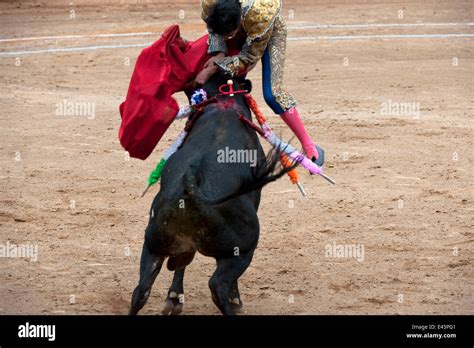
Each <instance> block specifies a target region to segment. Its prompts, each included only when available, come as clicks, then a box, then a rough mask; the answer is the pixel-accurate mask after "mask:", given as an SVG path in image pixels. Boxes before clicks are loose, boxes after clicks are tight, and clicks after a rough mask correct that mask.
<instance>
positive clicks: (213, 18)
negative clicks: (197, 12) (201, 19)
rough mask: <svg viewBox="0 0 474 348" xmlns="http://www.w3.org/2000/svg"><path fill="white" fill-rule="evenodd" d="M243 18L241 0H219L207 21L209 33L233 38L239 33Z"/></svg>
mask: <svg viewBox="0 0 474 348" xmlns="http://www.w3.org/2000/svg"><path fill="white" fill-rule="evenodd" d="M241 18H242V7H241V5H240V0H217V1H216V3H215V4H214V5H212V6H211V7H210V8H209V13H208V16H207V18H206V20H205V21H206V24H207V29H208V30H209V33H212V34H218V35H222V36H225V37H226V38H231V37H233V36H234V35H235V34H237V32H238V31H239V28H240V21H241Z"/></svg>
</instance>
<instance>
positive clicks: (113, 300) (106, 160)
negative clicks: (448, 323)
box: [0, 0, 474, 314]
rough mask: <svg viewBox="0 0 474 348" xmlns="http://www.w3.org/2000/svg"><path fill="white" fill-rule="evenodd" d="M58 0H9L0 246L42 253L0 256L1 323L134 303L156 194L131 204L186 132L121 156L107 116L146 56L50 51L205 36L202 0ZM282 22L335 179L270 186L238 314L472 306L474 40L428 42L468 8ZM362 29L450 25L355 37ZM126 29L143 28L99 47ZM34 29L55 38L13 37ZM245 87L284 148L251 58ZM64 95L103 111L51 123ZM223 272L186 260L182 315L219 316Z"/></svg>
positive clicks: (4, 13)
mask: <svg viewBox="0 0 474 348" xmlns="http://www.w3.org/2000/svg"><path fill="white" fill-rule="evenodd" d="M65 3H67V2H63V1H34V2H31V1H30V2H21V3H15V2H12V3H10V2H9V3H7V2H0V28H1V30H0V35H1V37H0V69H1V75H0V76H1V91H0V100H1V108H0V122H1V123H0V161H1V171H0V184H1V191H0V192H1V195H0V248H1V247H2V245H3V246H5V245H7V243H9V245H12V244H15V245H18V244H31V245H36V246H37V247H38V260H37V261H36V262H34V261H31V260H30V259H28V258H14V257H2V258H0V314H54V313H56V314H57V313H65V314H125V313H126V312H127V311H128V307H129V301H130V297H131V292H132V290H133V288H134V286H135V285H136V283H137V279H138V267H139V257H140V252H141V246H142V242H143V232H144V229H145V226H146V223H147V217H148V209H149V207H150V203H151V201H152V199H153V196H154V194H156V192H157V190H158V187H154V188H153V189H152V190H151V192H150V193H149V194H148V195H147V196H145V198H139V197H138V195H139V193H140V192H141V190H142V189H143V188H144V185H145V183H146V177H147V176H148V173H149V172H150V171H151V170H152V169H153V168H154V166H155V165H156V163H157V162H158V161H159V159H160V158H161V155H162V153H163V151H164V150H165V149H166V148H167V146H168V144H170V143H171V142H172V141H173V140H174V139H175V137H176V135H177V134H178V132H179V131H180V130H181V129H182V128H183V124H182V123H180V122H176V123H175V124H173V125H172V126H171V128H170V130H169V131H168V133H167V134H166V135H165V137H164V138H163V140H162V142H161V143H160V144H159V145H158V147H157V148H156V150H155V152H154V153H153V154H152V156H151V157H150V158H149V159H148V160H147V161H140V160H134V159H129V158H128V157H127V155H126V153H125V152H124V150H123V149H122V148H121V146H120V144H119V141H118V137H117V132H118V128H119V125H120V115H119V113H118V105H119V103H120V102H121V101H122V100H123V98H124V96H125V94H126V91H127V87H128V82H129V79H130V75H131V73H132V70H133V66H134V63H135V59H136V57H137V56H138V54H139V52H140V50H141V48H140V47H122V48H115V49H112V48H101V49H90V50H85V49H79V50H77V51H66V52H46V51H45V50H48V49H55V48H64V47H90V46H111V45H120V44H123V45H136V44H144V43H148V42H152V41H153V40H155V39H157V38H158V37H159V33H160V32H161V31H162V30H163V29H164V28H165V27H166V26H168V25H170V24H172V23H180V25H181V31H182V34H183V36H184V37H186V38H189V39H194V38H197V37H199V36H200V35H202V34H203V33H204V32H205V27H204V25H203V23H202V21H201V20H200V18H199V6H198V1H197V0H196V1H174V2H173V4H167V3H166V2H164V1H139V0H138V1H118V0H117V1H99V0H90V1H75V2H74V5H68V6H64V4H65ZM180 11H181V12H180ZM283 13H284V17H285V18H286V19H287V22H288V25H289V27H290V29H289V36H290V40H289V43H288V53H287V64H286V78H285V83H286V86H287V89H288V90H290V91H291V92H292V93H293V94H294V95H295V96H296V97H297V99H298V101H299V103H300V113H301V114H302V115H303V118H304V122H305V124H306V125H307V128H308V130H309V132H310V133H311V134H312V135H314V137H315V139H317V141H318V143H320V144H321V145H322V146H323V147H324V148H325V150H326V154H327V164H326V173H327V174H328V175H330V176H331V177H333V178H334V179H335V180H336V181H337V185H336V186H335V187H331V186H330V185H328V184H327V183H326V182H325V181H324V180H322V179H321V178H319V177H311V176H309V175H308V174H307V173H305V172H303V171H302V170H301V169H300V170H299V175H300V179H301V182H302V183H303V185H304V187H305V189H306V191H307V192H308V196H307V197H306V198H303V197H302V196H301V195H300V193H299V191H298V190H297V189H296V188H295V187H294V186H292V185H291V183H290V182H289V180H288V179H287V178H284V179H281V180H280V181H278V182H276V183H273V184H271V185H269V186H267V187H266V188H265V189H264V191H263V199H262V204H261V209H260V213H259V216H260V222H261V238H260V243H259V246H258V249H257V251H256V253H255V257H254V260H253V262H252V264H251V266H250V267H249V269H248V270H247V271H246V273H245V274H244V275H243V276H242V278H241V281H240V284H241V285H240V289H241V293H242V300H243V302H244V305H245V313H247V314H366V313H370V314H440V313H442V314H447V313H457V314H460V313H463V314H467V313H470V314H472V313H473V312H474V299H473V293H474V286H473V275H474V272H473V267H472V264H473V242H474V236H473V229H474V218H473V217H474V181H473V172H474V165H473V162H474V152H473V150H472V149H473V148H474V132H473V129H474V121H473V116H474V114H473V110H474V101H473V95H474V94H473V76H474V75H473V71H474V70H473V68H474V55H473V52H474V44H473V43H474V39H473V37H469V36H467V35H464V36H458V37H428V36H425V35H432V34H471V35H472V34H474V26H472V22H474V21H473V19H474V18H473V17H474V16H473V5H472V2H471V1H469V0H466V1H434V0H430V1H332V0H324V1H307V2H305V1H290V0H286V1H285V2H284V9H283ZM367 23H371V24H377V23H400V24H407V23H408V24H409V23H451V24H452V23H454V24H452V25H438V26H436V25H418V26H410V25H408V26H399V27H396V26H388V27H380V26H356V25H358V24H367ZM456 23H457V24H456ZM468 23H471V25H469V24H468ZM316 24H344V25H347V26H339V27H337V26H336V27H334V26H330V27H319V28H314V27H309V28H308V26H314V25H316ZM297 26H306V27H305V28H299V29H298V28H295V27H297ZM131 32H135V33H143V32H153V33H154V34H137V35H136V36H105V37H104V36H102V37H97V36H91V35H96V34H110V33H115V34H117V33H131ZM414 34H417V35H420V36H416V37H413V36H412V37H409V36H403V37H385V38H380V37H372V38H357V37H354V36H355V35H357V36H359V35H361V36H367V35H414ZM67 35H82V36H81V37H74V38H71V37H66V38H65V37H63V36H67ZM43 36H62V37H60V38H43V39H35V40H25V39H24V38H30V37H43ZM316 36H317V37H318V38H315V37H316ZM342 36H344V37H348V38H346V39H339V40H336V39H334V38H335V37H339V38H341V37H342ZM10 38H17V39H18V38H23V39H22V40H14V41H13V40H6V39H10ZM298 38H299V39H298ZM331 38H332V39H331ZM32 50H43V51H41V52H37V53H28V52H26V53H25V51H32ZM8 52H17V53H8ZM250 77H251V78H252V79H253V81H254V85H255V86H256V88H255V91H254V95H255V97H256V98H257V100H258V101H259V102H260V105H261V106H262V108H263V109H264V112H265V114H266V115H267V116H268V118H269V122H270V124H271V125H272V126H273V128H274V129H275V130H276V131H277V132H278V133H281V134H282V135H283V137H284V138H285V139H289V138H290V137H291V132H290V130H289V129H287V128H286V126H284V124H283V122H282V121H281V120H280V119H279V118H278V117H277V116H271V115H272V114H271V112H270V110H269V109H268V108H267V107H266V106H264V102H263V99H262V93H261V91H260V84H261V78H260V67H259V66H258V67H257V68H256V69H255V71H253V72H252V73H251V75H250ZM64 100H66V101H68V102H73V103H81V102H86V103H92V104H94V105H95V116H94V117H85V116H80V115H76V116H62V115H58V113H57V112H56V111H57V104H58V103H62V102H63V101H64ZM179 100H180V101H182V102H183V101H184V100H183V98H182V96H179ZM384 103H392V105H393V103H415V104H413V105H419V107H420V109H419V111H420V112H419V114H418V113H417V112H415V111H414V110H415V109H413V110H411V112H406V113H402V114H399V113H397V112H396V111H394V110H391V112H385V111H384V105H386V104H384ZM334 244H336V245H342V246H347V245H352V244H355V245H359V246H360V247H363V248H364V254H363V258H359V259H357V258H354V257H347V255H345V256H346V257H330V255H327V253H326V251H327V250H326V249H327V246H328V245H330V246H331V245H334ZM214 265H215V261H214V260H213V259H210V258H206V257H203V256H197V258H196V259H195V261H194V262H193V263H192V264H191V265H190V266H189V267H188V269H187V274H186V277H185V308H184V314H218V313H219V311H218V310H217V308H216V307H215V306H214V304H213V303H212V300H211V297H210V292H209V289H208V285H207V282H208V279H209V277H210V275H211V274H212V272H213V271H214V267H215V266H214ZM171 276H172V274H171V273H170V272H169V271H167V270H166V269H163V270H162V272H161V274H160V275H159V277H158V279H157V281H156V282H155V285H154V287H153V291H152V294H151V296H150V299H149V300H148V303H147V305H146V306H145V307H144V309H143V310H142V312H141V313H143V314H156V313H159V312H160V311H161V308H162V306H163V303H164V299H165V296H166V292H167V289H168V286H169V285H170V283H171Z"/></svg>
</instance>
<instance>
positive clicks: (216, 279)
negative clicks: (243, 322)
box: [209, 250, 253, 315]
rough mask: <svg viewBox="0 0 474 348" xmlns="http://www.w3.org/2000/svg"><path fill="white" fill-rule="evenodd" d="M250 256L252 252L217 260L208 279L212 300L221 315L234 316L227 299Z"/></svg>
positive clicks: (247, 264) (232, 308)
mask: <svg viewBox="0 0 474 348" xmlns="http://www.w3.org/2000/svg"><path fill="white" fill-rule="evenodd" d="M252 256H253V250H252V251H250V252H248V253H245V254H243V253H241V254H240V255H239V256H232V257H229V258H221V259H217V268H216V271H215V272H214V274H213V275H212V277H211V279H209V288H210V289H211V293H212V300H213V301H214V303H215V304H216V306H217V307H218V308H219V309H220V311H221V312H222V314H225V315H235V314H236V313H235V308H234V306H233V305H232V304H231V302H230V301H229V298H230V297H231V293H232V292H233V291H232V290H235V286H234V285H235V284H236V282H237V280H238V279H239V277H240V276H241V275H242V274H243V273H244V272H245V270H246V269H247V267H248V266H249V265H250V262H251V261H252ZM233 286H234V289H233Z"/></svg>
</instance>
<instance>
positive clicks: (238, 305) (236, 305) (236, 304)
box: [229, 297, 244, 314]
mask: <svg viewBox="0 0 474 348" xmlns="http://www.w3.org/2000/svg"><path fill="white" fill-rule="evenodd" d="M229 301H230V305H231V307H232V310H233V311H234V312H235V313H236V314H238V313H243V311H244V304H243V303H242V301H241V300H240V298H238V297H236V298H233V299H229Z"/></svg>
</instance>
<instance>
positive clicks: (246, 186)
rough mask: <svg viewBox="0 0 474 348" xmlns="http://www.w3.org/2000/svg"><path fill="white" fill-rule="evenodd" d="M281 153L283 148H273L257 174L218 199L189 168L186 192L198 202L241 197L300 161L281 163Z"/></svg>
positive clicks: (277, 176) (208, 202) (279, 175)
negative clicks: (202, 189) (201, 185)
mask: <svg viewBox="0 0 474 348" xmlns="http://www.w3.org/2000/svg"><path fill="white" fill-rule="evenodd" d="M280 154H281V149H273V150H272V151H271V152H270V153H269V154H268V155H267V156H266V157H265V163H264V164H263V165H261V166H259V167H258V169H257V174H256V175H255V176H254V177H253V178H252V179H250V180H246V181H244V182H243V183H242V185H241V186H240V187H239V188H238V189H237V190H236V191H235V192H231V193H229V194H227V195H225V196H224V197H221V198H218V199H211V198H209V197H207V196H206V195H205V194H204V193H203V192H202V191H201V190H200V189H199V187H198V186H197V181H196V176H195V175H194V173H193V171H192V170H188V171H187V172H186V173H185V174H184V187H185V192H186V193H187V194H188V195H189V196H191V197H193V198H194V199H195V200H196V202H197V203H204V204H207V205H215V204H221V203H224V202H226V201H228V200H230V199H233V198H236V197H239V196H241V195H244V194H247V193H250V192H252V191H255V190H259V189H261V188H262V187H264V186H265V185H267V184H269V183H271V182H273V181H276V180H278V179H280V178H281V177H282V176H283V175H285V174H287V173H288V172H289V171H291V170H293V169H294V168H295V167H296V166H298V163H294V164H293V165H292V166H290V167H284V166H281V165H279V163H280Z"/></svg>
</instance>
